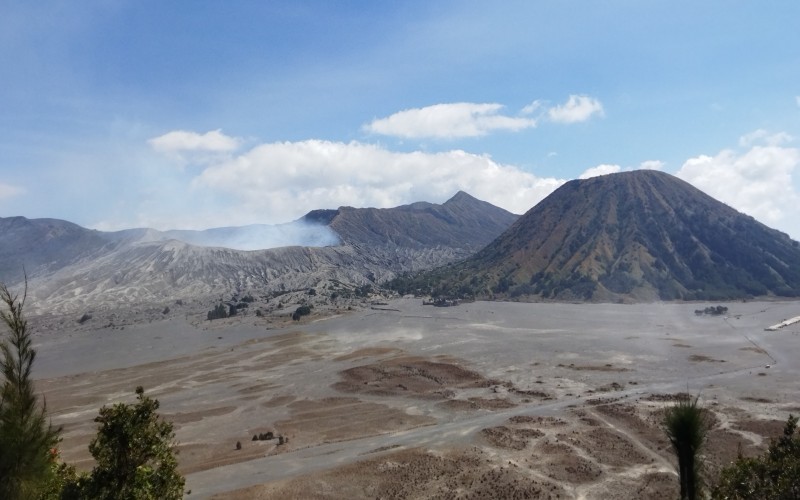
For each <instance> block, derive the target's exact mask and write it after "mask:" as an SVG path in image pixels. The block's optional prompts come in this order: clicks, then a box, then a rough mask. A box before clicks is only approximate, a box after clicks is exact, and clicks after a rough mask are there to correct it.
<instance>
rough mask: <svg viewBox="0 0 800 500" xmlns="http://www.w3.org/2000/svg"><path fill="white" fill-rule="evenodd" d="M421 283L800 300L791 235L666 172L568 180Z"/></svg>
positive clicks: (518, 293) (613, 296)
mask: <svg viewBox="0 0 800 500" xmlns="http://www.w3.org/2000/svg"><path fill="white" fill-rule="evenodd" d="M434 274H435V275H436V276H433V275H431V276H429V277H428V278H425V280H427V283H426V285H425V286H434V288H436V289H438V290H439V292H440V293H445V292H455V293H457V294H458V293H460V294H468V293H472V294H476V295H478V296H485V297H499V298H503V297H505V298H520V297H527V298H529V299H539V300H541V299H544V300H547V299H554V300H600V301H620V300H622V301H630V300H632V301H643V300H644V301H649V300H675V299H679V300H701V299H702V300H705V299H730V298H747V297H751V296H771V295H772V296H798V295H800V248H798V243H797V242H796V241H793V240H792V239H791V238H789V237H788V235H786V234H784V233H781V232H779V231H776V230H774V229H771V228H768V227H767V226H765V225H763V224H761V223H759V222H757V221H756V220H755V219H753V218H752V217H750V216H747V215H744V214H741V213H739V212H737V211H736V210H734V209H733V208H731V207H729V206H727V205H725V204H723V203H721V202H719V201H717V200H715V199H713V198H712V197H710V196H708V195H707V194H705V193H703V192H702V191H700V190H698V189H697V188H695V187H693V186H691V185H690V184H688V183H686V182H685V181H682V180H680V179H678V178H676V177H673V176H671V175H669V174H666V173H663V172H657V171H648V170H639V171H633V172H623V173H617V174H610V175H605V176H599V177H594V178H590V179H585V180H574V181H570V182H568V183H566V184H564V185H563V186H561V187H560V188H559V189H557V190H556V191H554V192H553V193H552V194H551V195H550V196H548V197H547V198H545V199H544V200H542V201H541V202H540V203H539V204H537V205H536V206H535V207H533V208H532V209H531V210H529V211H528V212H527V213H525V214H524V215H522V216H521V217H520V218H519V219H517V221H516V222H515V223H514V224H512V225H511V226H510V227H509V228H508V229H507V230H506V231H505V232H504V233H503V234H501V235H500V236H499V237H498V238H497V239H496V240H494V241H493V242H492V243H490V244H489V245H487V246H486V247H485V248H484V249H482V250H480V251H479V252H477V253H476V254H475V255H474V256H472V257H470V258H469V259H467V260H466V261H465V262H463V263H460V264H456V265H452V266H450V267H449V268H447V269H446V270H442V271H439V272H438V273H434Z"/></svg>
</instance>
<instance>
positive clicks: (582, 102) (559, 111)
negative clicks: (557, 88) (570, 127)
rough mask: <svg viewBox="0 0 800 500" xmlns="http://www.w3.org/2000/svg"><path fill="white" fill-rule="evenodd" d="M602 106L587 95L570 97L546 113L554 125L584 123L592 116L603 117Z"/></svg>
mask: <svg viewBox="0 0 800 500" xmlns="http://www.w3.org/2000/svg"><path fill="white" fill-rule="evenodd" d="M603 114H604V111H603V104H602V103H601V102H600V101H599V100H597V99H595V98H593V97H589V96H587V95H571V96H569V99H567V102H566V103H564V104H562V105H560V106H554V107H552V108H550V109H549V110H548V111H547V116H548V117H549V118H550V121H553V122H556V123H577V122H585V121H587V120H589V119H590V118H592V117H593V116H603Z"/></svg>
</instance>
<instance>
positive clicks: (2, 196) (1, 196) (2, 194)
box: [0, 182, 25, 200]
mask: <svg viewBox="0 0 800 500" xmlns="http://www.w3.org/2000/svg"><path fill="white" fill-rule="evenodd" d="M23 193H25V189H23V188H21V187H19V186H13V185H11V184H5V183H3V182H0V200H7V199H9V198H13V197H15V196H19V195H21V194H23Z"/></svg>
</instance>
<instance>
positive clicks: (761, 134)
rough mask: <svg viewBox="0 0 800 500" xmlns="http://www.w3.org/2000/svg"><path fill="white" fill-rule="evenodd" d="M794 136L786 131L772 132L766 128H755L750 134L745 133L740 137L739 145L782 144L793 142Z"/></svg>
mask: <svg viewBox="0 0 800 500" xmlns="http://www.w3.org/2000/svg"><path fill="white" fill-rule="evenodd" d="M793 140H794V138H793V137H792V136H791V135H789V134H787V133H786V132H778V133H776V134H770V133H769V132H767V131H766V130H764V129H761V128H760V129H758V130H754V131H753V132H750V133H749V134H745V135H743V136H741V137H740V138H739V146H742V147H749V146H753V145H756V144H762V145H767V146H780V145H783V144H786V143H789V142H792V141H793Z"/></svg>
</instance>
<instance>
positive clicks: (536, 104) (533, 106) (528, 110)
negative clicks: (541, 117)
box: [520, 99, 544, 115]
mask: <svg viewBox="0 0 800 500" xmlns="http://www.w3.org/2000/svg"><path fill="white" fill-rule="evenodd" d="M542 106H544V103H543V102H542V101H541V100H538V99H537V100H535V101H533V102H532V103H530V104H528V105H527V106H525V107H524V108H522V111H520V113H522V114H523V115H532V114H534V113H536V112H537V111H539V110H540V109H542Z"/></svg>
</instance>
